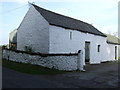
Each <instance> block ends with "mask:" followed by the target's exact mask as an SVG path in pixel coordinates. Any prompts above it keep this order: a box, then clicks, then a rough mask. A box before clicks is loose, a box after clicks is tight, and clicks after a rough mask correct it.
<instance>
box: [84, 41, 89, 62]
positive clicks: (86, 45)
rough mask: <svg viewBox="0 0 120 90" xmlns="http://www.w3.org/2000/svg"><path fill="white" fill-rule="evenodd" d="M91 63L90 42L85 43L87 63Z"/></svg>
mask: <svg viewBox="0 0 120 90" xmlns="http://www.w3.org/2000/svg"><path fill="white" fill-rule="evenodd" d="M89 61H90V42H88V41H86V42H85V62H89Z"/></svg>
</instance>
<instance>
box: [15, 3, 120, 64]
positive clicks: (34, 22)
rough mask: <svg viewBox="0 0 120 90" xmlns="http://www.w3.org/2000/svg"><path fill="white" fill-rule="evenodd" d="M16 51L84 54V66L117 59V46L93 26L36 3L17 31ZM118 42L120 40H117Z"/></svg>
mask: <svg viewBox="0 0 120 90" xmlns="http://www.w3.org/2000/svg"><path fill="white" fill-rule="evenodd" d="M16 33H17V43H16V45H17V50H21V51H26V50H28V51H29V49H30V50H32V51H33V52H36V53H46V54H66V53H67V54H69V53H78V51H79V50H81V52H82V60H83V64H84V65H85V62H89V63H90V64H96V63H101V62H104V61H111V60H117V59H118V45H119V44H120V43H118V42H116V43H114V42H112V41H111V42H109V40H107V39H108V38H107V35H105V34H103V33H102V32H100V31H99V30H97V29H96V28H95V27H94V26H92V25H91V24H88V23H86V22H83V21H80V20H76V19H74V18H71V17H68V16H64V15H60V14H57V13H54V12H52V11H49V10H46V9H43V8H41V7H38V6H36V5H34V4H32V6H31V7H30V8H29V10H28V12H27V14H26V15H25V17H24V19H23V21H22V23H21V24H20V26H19V28H18V30H17V32H16ZM117 40H118V39H117Z"/></svg>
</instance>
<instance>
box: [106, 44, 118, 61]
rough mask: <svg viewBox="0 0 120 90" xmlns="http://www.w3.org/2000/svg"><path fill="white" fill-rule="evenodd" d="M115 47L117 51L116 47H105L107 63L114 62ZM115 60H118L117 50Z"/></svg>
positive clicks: (110, 45) (109, 45)
mask: <svg viewBox="0 0 120 90" xmlns="http://www.w3.org/2000/svg"><path fill="white" fill-rule="evenodd" d="M115 46H117V49H118V45H114V44H108V47H107V53H108V61H114V60H115ZM117 60H118V50H117Z"/></svg>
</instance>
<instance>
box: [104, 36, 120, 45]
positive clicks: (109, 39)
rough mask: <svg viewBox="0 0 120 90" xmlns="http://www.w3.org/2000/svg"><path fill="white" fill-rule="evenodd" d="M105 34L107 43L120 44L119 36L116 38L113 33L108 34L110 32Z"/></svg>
mask: <svg viewBox="0 0 120 90" xmlns="http://www.w3.org/2000/svg"><path fill="white" fill-rule="evenodd" d="M106 35H107V43H110V44H117V45H120V39H119V38H117V37H115V36H113V35H110V34H106Z"/></svg>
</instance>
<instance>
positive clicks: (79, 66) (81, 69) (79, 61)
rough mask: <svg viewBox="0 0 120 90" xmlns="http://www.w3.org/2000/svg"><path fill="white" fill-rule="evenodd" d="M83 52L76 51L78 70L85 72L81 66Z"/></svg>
mask: <svg viewBox="0 0 120 90" xmlns="http://www.w3.org/2000/svg"><path fill="white" fill-rule="evenodd" d="M82 56H83V52H82V50H79V51H78V70H80V71H85V70H84V65H83V57H82Z"/></svg>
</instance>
